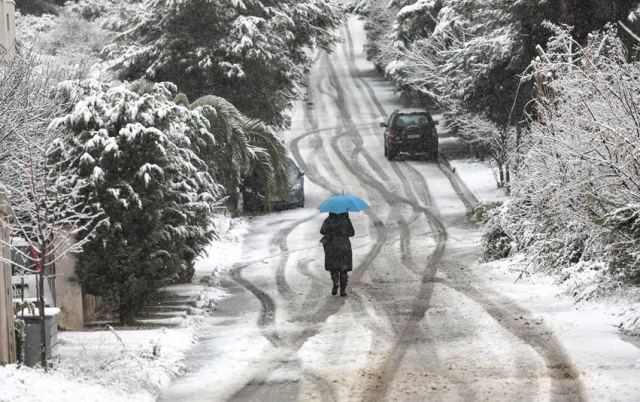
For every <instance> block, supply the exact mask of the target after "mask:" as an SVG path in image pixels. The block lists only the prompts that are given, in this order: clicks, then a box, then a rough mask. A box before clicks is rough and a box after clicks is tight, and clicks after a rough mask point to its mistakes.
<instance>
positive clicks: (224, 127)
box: [185, 95, 289, 207]
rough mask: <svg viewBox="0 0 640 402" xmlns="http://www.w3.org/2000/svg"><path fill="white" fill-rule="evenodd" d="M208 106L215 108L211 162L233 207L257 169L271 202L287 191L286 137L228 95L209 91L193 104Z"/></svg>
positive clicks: (197, 106)
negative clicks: (237, 105)
mask: <svg viewBox="0 0 640 402" xmlns="http://www.w3.org/2000/svg"><path fill="white" fill-rule="evenodd" d="M185 100H186V97H185ZM205 106H208V107H211V108H213V110H212V111H210V112H209V113H206V115H205V116H206V118H207V119H208V120H209V123H210V127H209V130H210V131H211V133H212V134H213V135H214V137H215V139H216V142H215V145H214V147H213V150H212V153H211V155H209V159H210V160H211V163H210V166H212V167H213V168H212V173H213V175H214V177H215V178H216V179H217V181H219V182H220V183H222V184H223V186H224V188H225V189H226V195H228V196H229V197H230V200H231V201H232V202H231V204H232V207H233V206H234V205H235V202H236V201H237V197H238V195H239V192H240V187H241V186H242V185H243V182H244V179H246V178H247V177H248V176H250V175H251V174H254V173H255V174H257V175H258V176H259V177H260V178H261V179H262V181H263V183H265V184H266V194H265V196H266V200H267V203H266V204H267V205H269V200H270V199H271V198H272V197H273V195H275V194H277V193H279V194H280V195H284V194H286V193H287V192H288V191H289V189H288V188H286V184H287V183H288V181H287V178H286V174H287V162H286V150H285V147H284V144H283V143H282V141H280V139H278V137H277V136H276V135H275V134H274V133H273V132H272V131H271V130H270V129H269V128H268V127H267V126H266V125H265V124H264V123H262V122H261V121H259V120H255V119H249V118H248V117H246V116H244V115H243V114H242V113H240V111H238V109H236V108H235V106H234V105H232V104H231V103H230V102H228V101H227V100H226V99H223V98H220V97H217V96H213V95H206V96H203V97H201V98H199V99H197V100H196V101H195V102H193V103H192V104H191V105H190V107H191V108H192V109H195V108H199V107H205Z"/></svg>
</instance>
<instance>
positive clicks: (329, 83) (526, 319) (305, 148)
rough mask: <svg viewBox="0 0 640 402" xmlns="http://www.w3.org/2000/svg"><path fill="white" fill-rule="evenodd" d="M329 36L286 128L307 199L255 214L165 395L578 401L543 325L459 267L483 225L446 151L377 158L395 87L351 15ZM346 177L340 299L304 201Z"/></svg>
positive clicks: (568, 369) (576, 384)
mask: <svg viewBox="0 0 640 402" xmlns="http://www.w3.org/2000/svg"><path fill="white" fill-rule="evenodd" d="M341 35H342V36H343V37H344V41H343V43H341V44H340V45H339V46H338V47H337V49H336V50H335V51H334V52H333V53H332V54H326V53H324V52H322V53H318V54H317V57H316V63H315V64H314V66H313V68H312V70H311V72H310V74H309V77H308V87H307V89H308V97H307V99H305V101H303V102H300V103H299V104H298V105H297V107H296V109H295V111H294V113H293V126H292V129H291V130H290V131H289V132H288V133H287V134H286V141H287V144H288V147H289V149H290V150H291V153H292V155H293V157H294V158H295V159H296V160H297V162H298V163H299V164H300V166H301V167H302V169H303V170H304V171H305V173H306V197H307V201H306V205H307V206H306V208H304V209H298V210H290V211H284V212H279V213H273V214H268V215H264V216H260V217H257V218H255V219H253V220H252V222H251V225H250V233H249V234H248V235H247V236H246V239H245V243H244V246H243V256H242V262H241V263H239V264H237V265H236V266H235V268H234V269H233V270H232V271H231V272H230V274H229V277H228V278H227V279H226V281H227V283H228V284H229V286H230V287H231V291H232V293H233V294H234V296H233V297H232V298H231V299H230V300H228V301H227V302H225V303H222V304H221V311H220V317H219V318H218V321H216V322H214V323H213V324H212V333H211V337H210V339H206V340H204V343H203V346H201V347H200V348H198V347H197V348H196V351H195V352H194V353H196V354H198V355H199V356H200V357H201V359H200V360H198V359H197V358H195V357H194V358H193V359H192V360H193V361H197V362H198V364H197V365H196V366H195V368H196V369H195V371H194V372H192V373H190V374H189V375H187V376H185V377H184V378H183V379H181V380H179V381H177V382H176V384H175V385H174V386H173V387H171V388H169V389H168V390H167V391H166V393H165V394H164V396H163V399H164V400H180V399H182V400H203V401H204V400H206V401H212V400H237V401H285V400H322V401H363V400H364V401H378V400H379V401H383V400H401V401H425V400H429V401H440V400H441V401H456V400H490V401H513V400H522V401H534V400H535V401H537V400H563V401H564V400H568V401H573V400H582V399H584V390H583V387H584V386H583V383H582V381H581V379H580V375H579V373H578V372H577V370H575V369H574V367H573V366H572V363H571V361H570V360H569V358H568V357H567V354H566V353H565V351H564V350H563V347H562V345H561V342H560V341H559V340H558V339H557V337H556V335H555V334H554V333H553V331H552V330H551V329H550V328H549V327H548V326H547V325H546V324H545V323H544V322H543V321H541V320H540V319H537V318H536V317H532V316H531V315H530V314H529V313H528V312H527V311H525V310H524V309H521V308H520V307H518V306H517V305H516V304H515V303H513V302H512V301H511V300H509V299H508V298H506V297H504V296H502V295H501V294H499V293H497V292H496V291H494V290H492V287H491V284H490V283H486V282H485V281H484V280H482V279H480V277H479V276H477V275H475V274H474V272H473V270H472V269H471V267H472V266H473V265H474V262H475V261H476V260H477V258H478V246H479V237H480V235H479V228H478V227H476V226H474V225H472V224H470V223H468V221H467V219H466V217H465V214H466V212H467V208H468V206H469V205H471V204H473V202H474V200H473V199H471V196H470V195H469V194H468V192H467V191H464V188H460V185H459V184H458V183H455V180H454V177H453V176H452V174H451V172H450V171H449V170H448V169H447V168H446V167H445V166H444V165H443V164H433V163H427V162H421V161H402V162H391V163H390V162H388V161H387V160H386V159H385V158H384V157H383V143H382V129H381V128H380V127H378V124H379V123H380V122H381V121H383V120H385V117H386V116H387V114H388V113H390V112H391V111H392V110H393V109H394V108H395V107H399V105H398V103H397V98H396V96H395V95H394V94H393V93H392V89H391V87H390V85H389V84H388V83H386V82H384V81H382V80H380V79H378V78H377V77H376V75H375V74H374V73H373V71H372V66H371V64H370V63H368V62H367V61H366V59H365V56H364V53H363V45H364V30H363V26H362V22H361V21H359V20H357V19H356V18H351V19H350V20H349V22H348V24H347V25H345V27H344V28H343V30H342V32H341ZM444 137H446V136H443V138H442V139H441V144H442V150H443V152H445V153H447V152H454V151H455V147H456V145H455V141H453V140H452V139H447V138H444ZM451 180H454V183H453V184H452V181H451ZM343 190H344V192H345V193H347V192H348V193H353V194H357V195H360V196H361V197H362V198H364V199H367V200H368V201H369V203H370V204H371V205H372V206H373V208H372V209H371V210H369V211H367V212H366V213H360V214H352V215H351V219H352V221H353V223H354V226H355V229H356V237H354V238H353V240H352V245H353V250H354V271H353V273H352V275H351V278H350V286H349V288H348V289H347V292H348V293H349V296H348V297H346V298H340V297H335V296H331V295H330V279H329V275H328V273H327V272H325V271H324V267H323V253H322V247H321V244H320V243H319V239H320V235H319V228H320V225H321V223H322V220H323V218H324V217H325V216H324V215H323V214H319V213H317V212H316V207H317V206H318V205H319V204H320V202H322V200H324V199H325V198H326V197H327V196H329V195H331V194H335V193H340V192H341V191H343ZM208 342H209V343H208ZM207 345H208V346H207ZM204 356H206V358H205V357H204Z"/></svg>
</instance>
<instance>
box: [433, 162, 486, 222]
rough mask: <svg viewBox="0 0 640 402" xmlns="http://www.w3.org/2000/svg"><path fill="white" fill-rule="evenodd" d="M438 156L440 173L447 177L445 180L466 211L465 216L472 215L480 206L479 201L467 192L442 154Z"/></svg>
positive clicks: (460, 179)
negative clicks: (447, 180)
mask: <svg viewBox="0 0 640 402" xmlns="http://www.w3.org/2000/svg"><path fill="white" fill-rule="evenodd" d="M438 155H439V156H440V157H439V158H438V167H439V168H440V170H441V171H442V173H444V175H445V176H447V179H449V182H450V183H451V186H452V187H453V189H454V191H455V192H456V194H457V195H458V197H459V198H460V200H461V201H462V203H463V204H464V206H465V208H466V209H467V214H469V215H470V214H472V213H473V211H474V210H475V209H476V208H477V207H478V205H480V201H479V200H478V198H477V197H476V196H475V195H474V194H473V192H472V191H471V190H469V187H467V184H466V183H465V182H464V180H462V178H461V177H460V176H459V175H458V173H456V171H455V168H453V167H452V166H451V162H449V159H448V158H447V157H446V156H445V155H444V154H443V153H438Z"/></svg>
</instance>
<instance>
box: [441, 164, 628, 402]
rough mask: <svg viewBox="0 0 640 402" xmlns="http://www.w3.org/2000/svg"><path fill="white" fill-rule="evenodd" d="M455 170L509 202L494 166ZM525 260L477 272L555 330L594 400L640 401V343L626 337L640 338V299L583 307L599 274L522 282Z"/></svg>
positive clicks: (483, 193) (490, 197) (486, 198)
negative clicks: (585, 295) (581, 295)
mask: <svg viewBox="0 0 640 402" xmlns="http://www.w3.org/2000/svg"><path fill="white" fill-rule="evenodd" d="M451 165H452V166H454V167H455V171H456V173H457V174H458V175H459V177H460V178H461V179H462V180H463V181H464V182H465V183H466V184H467V186H468V188H469V189H470V190H471V191H472V192H473V193H474V194H475V195H476V197H477V198H478V199H479V200H480V201H481V202H483V203H492V202H498V201H502V200H504V199H505V196H504V193H503V192H502V190H500V189H497V186H496V182H495V180H494V176H493V172H492V171H491V169H490V167H489V165H488V163H486V162H485V163H483V162H478V161H474V160H451ZM520 259H521V258H520V257H519V256H517V255H516V256H514V257H511V258H507V259H504V260H500V261H492V262H488V263H478V264H477V265H476V267H475V269H474V272H475V273H476V274H477V275H479V276H480V277H481V278H483V279H484V280H486V281H487V282H488V283H491V284H492V286H493V287H495V289H496V290H498V291H499V292H500V293H502V294H504V295H506V296H508V297H510V298H511V299H512V300H514V301H515V302H516V303H518V304H519V305H520V306H522V307H524V308H526V309H527V310H529V311H531V313H532V314H533V316H536V317H539V318H541V319H542V320H544V321H545V322H546V323H547V324H548V325H549V326H550V327H551V328H553V329H554V332H555V333H556V334H557V336H558V338H559V340H560V341H561V343H562V344H563V345H564V347H565V348H566V351H567V353H568V354H569V356H570V358H571V359H572V361H573V363H574V364H575V366H576V367H577V368H578V370H579V371H580V373H581V375H582V376H583V381H584V383H585V388H586V390H587V396H588V397H589V399H592V400H616V401H631V400H637V397H638V395H640V383H638V382H637V376H638V370H640V338H639V337H637V336H635V337H632V336H625V335H624V334H623V332H624V333H626V334H630V335H631V334H635V335H640V303H639V302H638V300H640V295H637V294H636V296H635V297H634V296H633V295H630V294H629V292H627V293H626V294H624V295H623V296H620V297H619V298H614V297H609V298H607V299H596V300H594V299H591V300H583V301H580V302H577V301H576V298H577V296H578V295H579V292H580V291H582V292H584V290H579V289H584V288H585V287H588V284H589V281H590V280H591V279H596V278H595V277H594V276H593V275H592V274H593V272H590V271H589V270H585V271H584V272H582V273H579V274H578V275H575V276H574V278H575V279H573V281H566V282H564V283H558V281H557V280H556V279H555V278H553V277H550V276H545V275H542V274H538V275H530V276H523V277H521V274H520V273H521V271H522V267H521V262H520ZM575 281H580V283H576V282H575ZM594 345H597V346H595V347H594Z"/></svg>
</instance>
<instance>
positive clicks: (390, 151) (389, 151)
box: [386, 149, 397, 161]
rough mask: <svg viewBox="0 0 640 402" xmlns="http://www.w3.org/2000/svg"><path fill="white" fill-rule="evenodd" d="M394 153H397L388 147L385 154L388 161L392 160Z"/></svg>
mask: <svg viewBox="0 0 640 402" xmlns="http://www.w3.org/2000/svg"><path fill="white" fill-rule="evenodd" d="M396 154H397V152H396V151H395V150H394V149H388V150H387V155H386V156H387V160H390V161H392V160H394V159H395V157H396Z"/></svg>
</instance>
